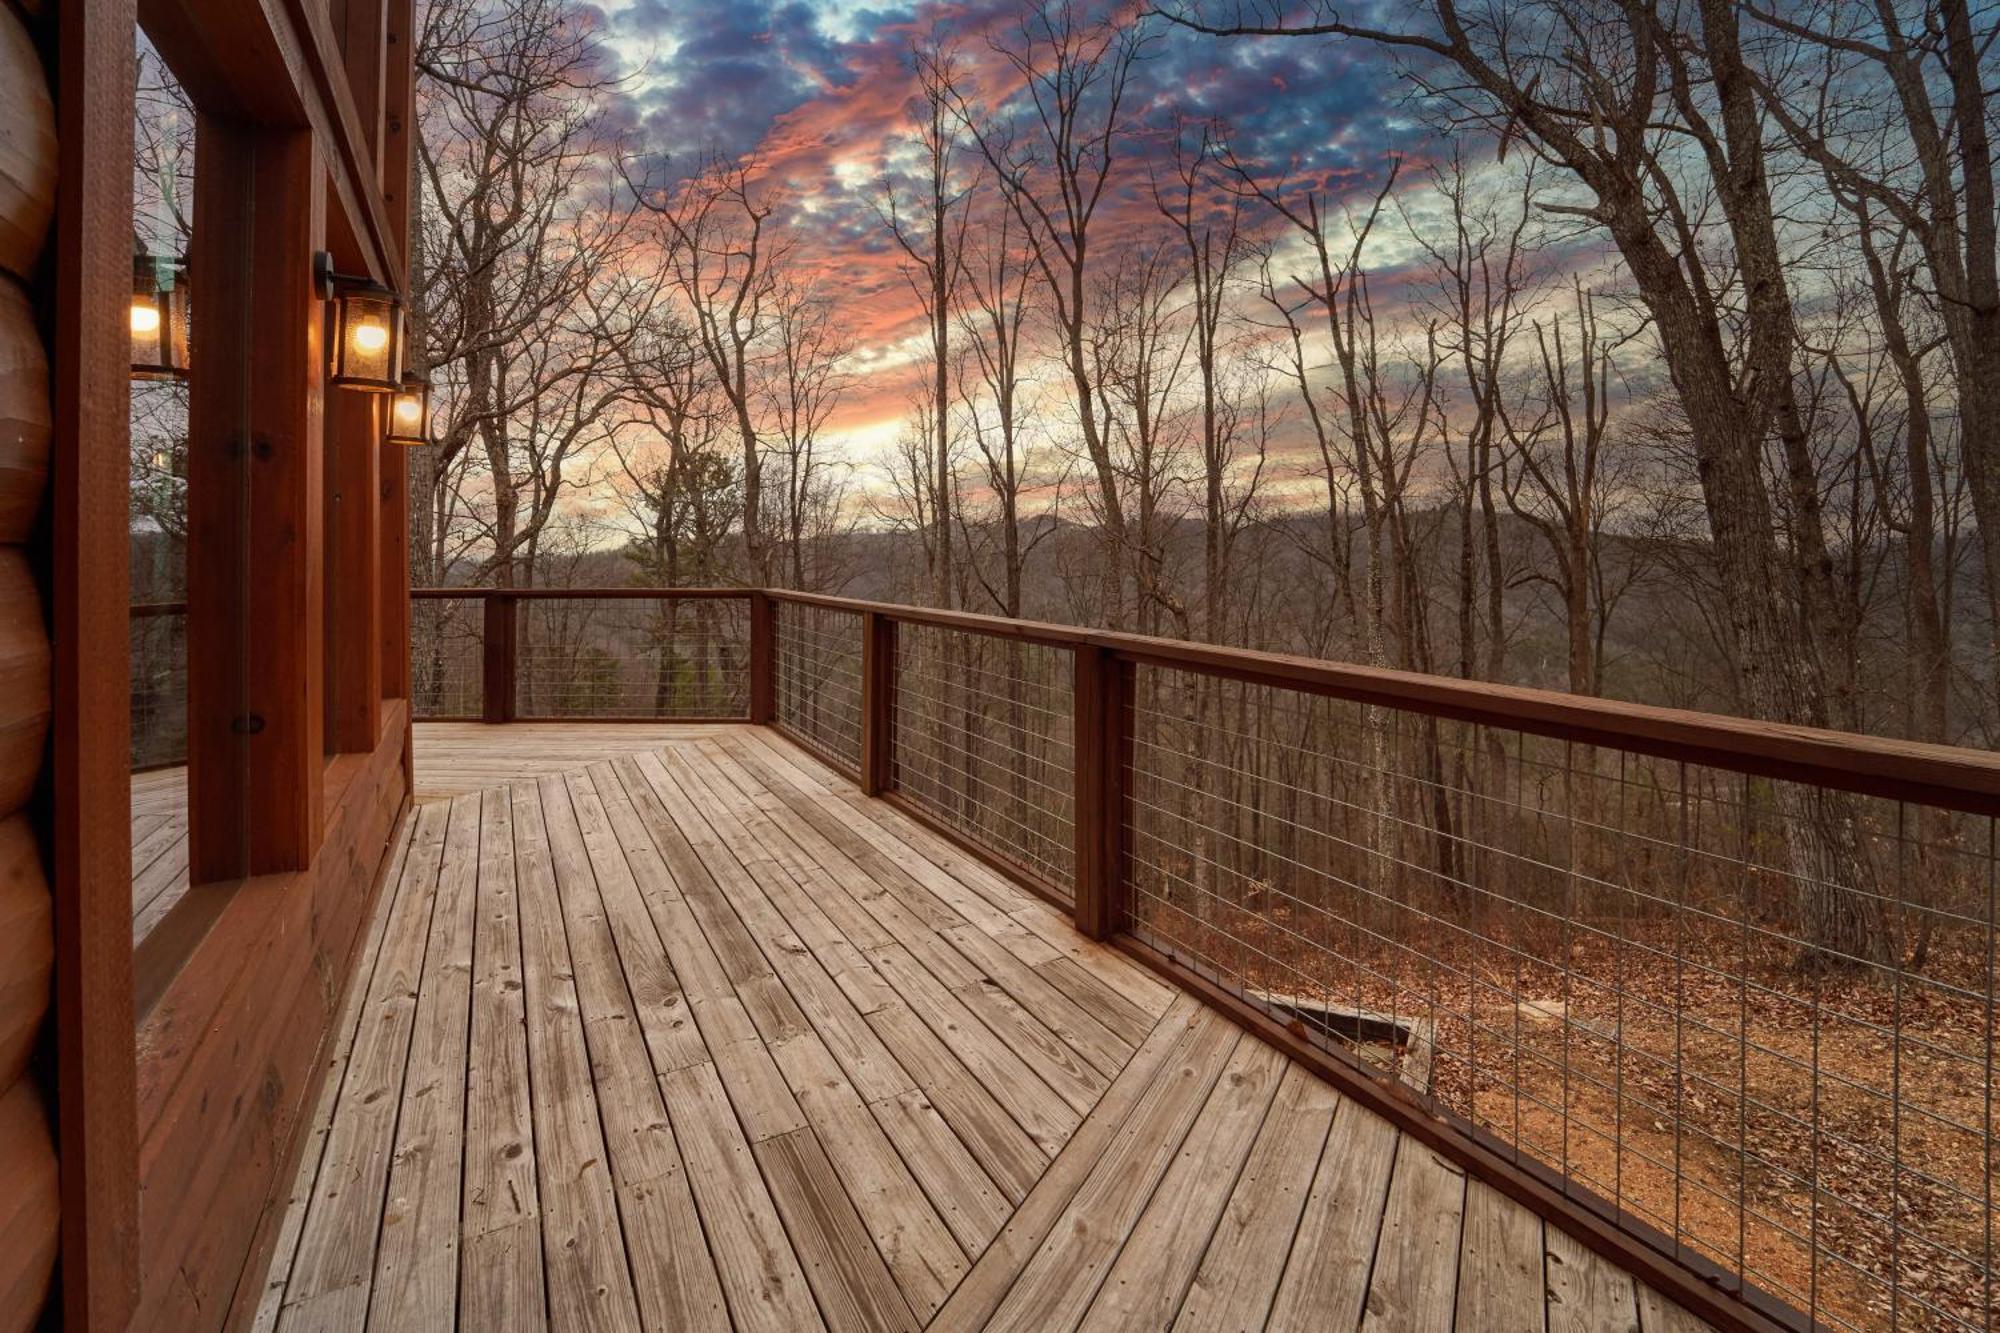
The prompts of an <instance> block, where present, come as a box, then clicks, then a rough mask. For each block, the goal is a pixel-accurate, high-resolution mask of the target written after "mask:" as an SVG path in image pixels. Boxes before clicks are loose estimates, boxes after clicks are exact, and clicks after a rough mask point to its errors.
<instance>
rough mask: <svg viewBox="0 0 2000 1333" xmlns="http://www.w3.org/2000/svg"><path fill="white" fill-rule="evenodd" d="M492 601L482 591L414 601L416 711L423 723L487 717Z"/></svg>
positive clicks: (412, 652) (412, 634) (412, 687)
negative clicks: (488, 615)
mask: <svg viewBox="0 0 2000 1333" xmlns="http://www.w3.org/2000/svg"><path fill="white" fill-rule="evenodd" d="M485 647H486V604H485V601H484V600H483V599H482V598H480V597H479V596H478V595H477V594H474V595H470V596H466V597H421V598H417V599H416V600H414V601H412V602H411V603H410V715H411V716H412V717H413V718H415V719H416V720H418V721H420V722H441V721H450V720H454V719H469V718H477V717H479V716H481V715H482V714H483V713H484V711H485V704H486V696H485V688H484V685H483V681H482V675H481V673H482V671H483V669H484V668H483V664H484V657H485Z"/></svg>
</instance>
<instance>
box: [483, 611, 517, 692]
mask: <svg viewBox="0 0 2000 1333" xmlns="http://www.w3.org/2000/svg"><path fill="white" fill-rule="evenodd" d="M485 601H486V618H485V625H484V629H483V633H482V636H481V637H482V640H483V642H482V644H481V652H480V671H479V674H480V686H479V688H480V696H481V703H482V704H483V706H484V709H483V716H484V717H485V719H486V720H487V721H488V722H512V721H513V720H514V709H515V697H516V694H515V680H514V661H515V654H516V648H517V638H518V635H519V633H520V624H521V617H520V614H519V612H518V610H517V603H516V602H515V600H514V599H513V598H512V597H510V596H508V595H507V594H506V593H498V592H489V593H487V594H486V598H485Z"/></svg>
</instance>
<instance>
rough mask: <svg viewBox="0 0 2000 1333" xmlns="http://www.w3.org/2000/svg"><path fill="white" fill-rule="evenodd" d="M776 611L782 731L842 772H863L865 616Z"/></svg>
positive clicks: (805, 608) (783, 606) (783, 605)
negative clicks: (862, 703)
mask: <svg viewBox="0 0 2000 1333" xmlns="http://www.w3.org/2000/svg"><path fill="white" fill-rule="evenodd" d="M772 610H773V612H774V621H775V638H776V643H775V645H774V646H775V649H776V653H775V656H776V662H775V664H774V685H775V693H776V697H775V699H774V701H773V710H774V713H775V719H776V721H777V724H778V726H779V727H780V728H781V729H782V730H783V731H784V732H785V733H786V734H787V735H789V736H790V737H791V738H792V739H793V740H796V741H798V742H799V743H800V744H801V745H804V746H805V747H806V748H807V749H809V750H812V751H813V752H814V753H816V754H818V755H819V756H820V757H821V758H823V759H826V760H829V761H831V762H832V763H833V764H834V765H835V766H836V767H839V768H842V769H845V770H847V771H849V772H857V771H859V770H860V768H861V624H862V622H861V613H860V612H858V611H843V610H840V609H838V608H835V607H824V606H814V605H810V604H806V603H801V602H782V601H781V602H778V603H777V604H776V605H775V606H774V607H773V608H772Z"/></svg>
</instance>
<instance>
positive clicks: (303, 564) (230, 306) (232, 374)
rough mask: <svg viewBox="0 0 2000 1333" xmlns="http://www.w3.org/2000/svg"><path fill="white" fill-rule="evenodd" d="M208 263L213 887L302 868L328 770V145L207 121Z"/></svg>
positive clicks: (198, 479) (200, 455)
mask: <svg viewBox="0 0 2000 1333" xmlns="http://www.w3.org/2000/svg"><path fill="white" fill-rule="evenodd" d="M196 144H197V147H196V152H197V154H198V155H199V157H200V160H201V162H202V164H203V165H202V169H201V171H200V173H199V174H198V177H197V179H196V182H195V217H196V221H195V228H194V254H193V256H192V261H191V264H190V269H191V272H190V279H191V282H192V285H193V287H192V294H191V299H192V304H193V308H194V309H195V310H196V311H198V312H199V313H197V314H196V316H195V320H196V331H195V338H196V340H197V342H198V344H199V346H200V349H201V350H200V353H199V355H200V357H201V370H200V372H199V373H197V374H196V375H195V376H194V378H193V380H192V387H191V392H190V395H189V400H190V401H189V413H188V418H189V432H188V433H189V449H188V572H187V583H188V598H187V600H188V622H187V623H188V824H189V847H188V858H189V868H190V873H191V874H192V877H193V879H194V882H195V883H197V884H201V883H207V882H210V881H214V880H224V879H239V878H243V877H246V876H250V875H260V874H270V873H276V872H281V871H287V870H301V869H304V868H305V867H307V866H309V865H310V864H312V858H313V854H314V852H315V851H316V850H317V849H318V846H319V840H320V821H321V819H322V817H323V810H322V802H321V796H322V791H321V788H322V774H323V770H324V767H325V744H324V735H325V712H324V705H323V703H322V697H323V693H322V692H323V688H324V684H325V656H324V654H325V647H324V642H323V640H324V631H325V611H326V608H325V603H324V598H323V591H322V588H323V583H322V581H323V579H324V577H325V571H324V568H323V556H324V539H325V529H324V523H325V513H324V501H323V488H324V486H325V465H324V457H323V452H322V451H323V445H324V439H323V436H322V424H323V423H322V419H321V418H322V402H321V378H322V372H323V369H324V366H323V360H324V355H325V353H324V349H323V347H322V346H321V325H322V320H321V313H320V306H319V301H318V298H317V296H316V295H315V294H314V292H313V289H312V282H311V272H312V255H313V252H314V251H316V250H318V249H319V248H320V247H321V244H322V236H323V231H324V226H323V218H324V215H325V208H324V200H325V172H324V169H323V167H322V165H321V162H320V156H319V153H318V150H317V148H316V147H315V145H314V143H313V138H312V135H311V134H310V133H309V132H306V131H299V130H289V129H276V130H273V129H260V128H256V127H252V126H246V125H243V124H241V123H238V122H234V121H230V120H226V119H223V118H221V117H218V116H212V115H201V116H199V118H198V121H197V132H196Z"/></svg>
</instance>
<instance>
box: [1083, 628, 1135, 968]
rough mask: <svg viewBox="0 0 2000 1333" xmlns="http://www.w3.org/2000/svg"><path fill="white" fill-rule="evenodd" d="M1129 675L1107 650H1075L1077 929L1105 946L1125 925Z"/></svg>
mask: <svg viewBox="0 0 2000 1333" xmlns="http://www.w3.org/2000/svg"><path fill="white" fill-rule="evenodd" d="M1130 682H1131V667H1130V666H1128V665H1127V664H1126V663H1124V662H1121V661H1119V660H1118V657H1117V655H1116V654H1114V653H1112V652H1111V651H1110V650H1109V649H1106V648H1099V647H1096V646H1094V645H1091V644H1078V645H1077V647H1076V668H1075V682H1074V689H1075V691H1076V697H1075V700H1074V703H1073V705H1072V718H1073V721H1074V725H1075V728H1076V736H1075V749H1074V751H1073V753H1074V755H1075V767H1074V772H1075V780H1076V793H1075V798H1076V806H1075V826H1076V893H1075V897H1076V928H1077V930H1079V931H1080V932H1082V933H1083V934H1085V935H1088V936H1089V937H1090V938H1091V939H1094V940H1102V939H1108V938H1110V937H1111V936H1112V935H1113V934H1115V933H1116V932H1117V931H1118V929H1119V927H1120V926H1121V925H1123V924H1124V920H1125V855H1124V850H1125V849H1124V842H1125V766H1126V752H1127V750H1128V749H1129V748H1130V742H1131V718H1130V714H1129V711H1128V709H1129V705H1130V699H1129V697H1128V696H1129V694H1130V689H1131V684H1130Z"/></svg>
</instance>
